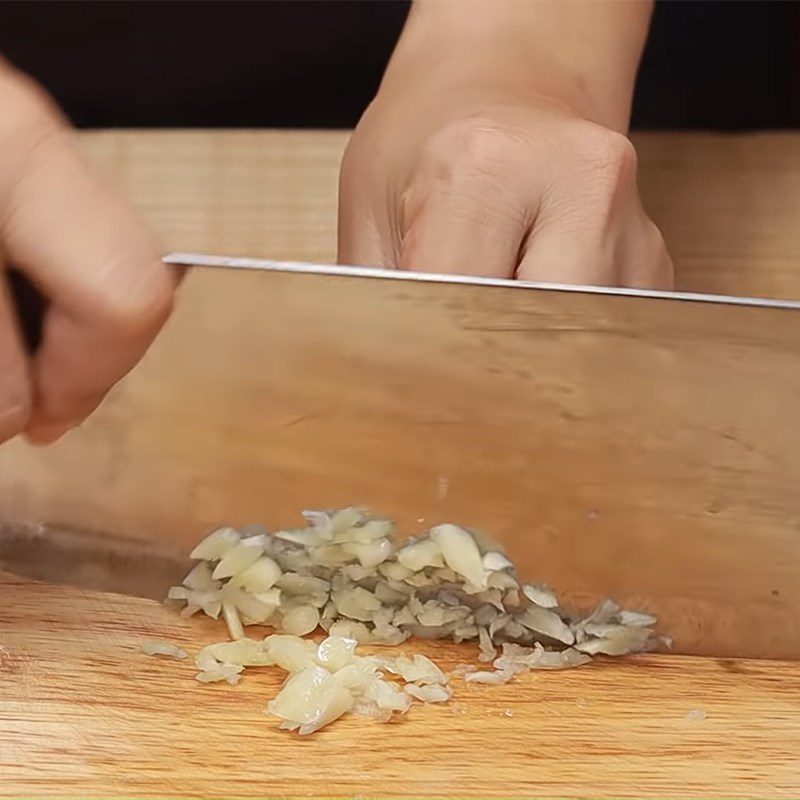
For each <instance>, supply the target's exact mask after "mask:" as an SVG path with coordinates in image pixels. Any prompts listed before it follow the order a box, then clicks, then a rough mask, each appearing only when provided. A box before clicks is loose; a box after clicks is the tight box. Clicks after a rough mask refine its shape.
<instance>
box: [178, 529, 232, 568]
mask: <svg viewBox="0 0 800 800" xmlns="http://www.w3.org/2000/svg"><path fill="white" fill-rule="evenodd" d="M241 538H242V537H241V535H240V534H239V532H238V531H235V530H234V529H233V528H217V530H215V531H212V532H211V533H209V534H208V536H206V538H205V539H203V540H202V541H201V542H200V543H199V544H198V545H197V546H196V547H195V548H194V550H192V552H191V553H189V558H194V559H198V560H199V559H202V560H203V561H218V560H219V559H221V558H222V557H223V556H224V555H225V554H226V553H227V552H228V551H230V550H232V549H233V548H234V547H236V545H238V544H239V541H240V540H241Z"/></svg>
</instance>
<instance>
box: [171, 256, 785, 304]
mask: <svg viewBox="0 0 800 800" xmlns="http://www.w3.org/2000/svg"><path fill="white" fill-rule="evenodd" d="M163 260H164V263H165V264H172V265H174V266H179V267H208V268H212V269H233V270H237V269H238V270H260V271H264V272H289V273H300V274H306V275H322V276H326V275H327V276H334V277H341V278H373V279H383V280H394V281H411V282H414V283H443V284H457V285H461V286H494V287H502V288H508V289H515V290H517V291H520V290H524V289H537V290H540V291H554V292H574V293H580V294H591V295H598V296H603V295H611V296H614V297H641V298H649V299H655V300H679V301H683V302H695V303H714V304H716V305H734V306H759V307H763V308H784V309H795V310H800V302H798V301H792V300H772V299H769V298H761V297H733V296H731V295H721V294H701V293H699V292H664V291H656V290H653V289H624V288H619V287H615V286H575V285H572V284H564V283H545V282H541V281H518V280H509V279H504V278H485V277H482V276H479V275H448V274H444V275H443V274H441V273H436V272H417V271H415V272H410V271H408V270H389V269H381V268H378V267H355V266H348V265H344V264H315V263H311V262H305V261H275V260H272V259H267V258H250V257H240V256H218V255H207V254H205V253H170V254H169V255H167V256H165V257H164V259H163Z"/></svg>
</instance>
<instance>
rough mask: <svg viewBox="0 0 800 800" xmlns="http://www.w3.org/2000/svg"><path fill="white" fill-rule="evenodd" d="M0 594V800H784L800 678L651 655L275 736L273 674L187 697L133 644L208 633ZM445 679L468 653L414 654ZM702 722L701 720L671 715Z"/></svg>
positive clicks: (123, 613)
mask: <svg viewBox="0 0 800 800" xmlns="http://www.w3.org/2000/svg"><path fill="white" fill-rule="evenodd" d="M36 588H37V590H36V591H35V592H34V591H31V586H30V585H19V584H16V583H15V582H14V580H13V579H10V578H7V579H5V580H2V581H0V609H2V612H0V614H1V615H2V616H1V617H0V619H2V622H3V629H2V630H3V633H2V649H0V664H1V665H2V668H1V669H0V775H2V779H0V797H48V796H50V797H62V798H63V797H82V798H91V797H109V796H111V795H113V796H116V797H134V796H135V797H159V798H164V797H241V798H250V797H287V796H288V797H356V796H357V797H364V798H368V797H449V798H460V797H592V798H615V797H664V798H674V797H676V796H680V797H709V798H719V797H787V798H789V797H792V798H796V797H797V796H798V790H799V789H800V700H798V698H800V664H798V663H793V664H790V663H781V662H759V661H732V660H714V659H699V658H690V657H681V656H669V657H664V656H648V657H638V658H635V659H630V660H629V661H626V662H610V661H609V662H605V663H599V662H598V663H596V664H591V665H589V666H587V667H583V668H580V669H577V670H572V671H564V672H549V673H537V674H534V675H530V676H525V677H522V678H520V679H518V680H517V681H516V682H515V683H512V684H509V685H508V686H505V687H476V686H467V685H466V684H465V683H464V682H463V681H461V680H460V679H456V680H454V684H453V686H454V689H455V692H456V694H455V697H454V698H453V700H452V701H451V703H450V704H448V705H445V706H441V707H430V706H427V707H419V706H414V707H413V708H412V709H411V711H409V713H408V715H407V716H406V717H405V718H404V719H403V720H402V721H399V722H396V723H392V724H388V725H380V724H378V723H374V722H372V721H369V720H363V719H359V718H349V719H342V720H339V721H337V722H336V723H334V724H332V725H331V726H330V727H328V728H327V729H325V730H323V731H321V732H320V733H319V734H317V735H315V736H314V737H312V738H308V739H302V738H300V737H296V736H294V735H287V734H286V733H285V732H280V731H278V730H277V725H276V722H277V721H276V720H274V719H272V718H270V717H268V716H266V715H265V714H264V709H265V706H266V703H267V701H268V700H269V699H270V698H271V697H272V696H274V694H275V693H276V692H277V690H278V687H279V685H280V681H281V675H282V674H283V673H280V672H279V671H277V670H271V669H264V670H261V671H250V672H248V673H246V675H245V678H244V680H243V681H242V683H241V684H240V685H239V686H238V687H230V686H227V685H201V684H199V683H197V682H195V681H194V680H193V677H192V676H193V674H194V670H193V666H192V665H191V664H190V663H188V662H177V661H173V660H159V659H156V658H152V657H148V656H145V655H142V654H141V653H139V651H138V648H139V646H140V644H141V643H142V642H143V641H144V640H145V639H147V638H151V637H158V638H166V639H167V640H170V641H173V642H176V643H179V644H182V645H185V646H186V647H187V649H189V650H190V651H191V652H192V653H194V652H196V650H197V648H198V647H199V646H200V645H201V644H205V643H208V642H211V641H216V640H220V639H221V638H223V636H222V628H223V627H224V626H222V625H221V624H220V623H213V622H212V621H210V620H206V621H203V622H201V621H199V620H198V621H194V620H188V621H187V620H182V619H181V618H180V617H178V615H177V614H174V613H172V612H170V611H168V610H166V609H164V608H162V607H159V606H158V605H157V604H155V603H153V602H150V601H145V600H141V601H129V600H127V599H125V600H123V599H121V598H119V597H117V596H115V595H102V594H95V595H87V594H85V593H81V592H74V591H70V590H63V589H62V590H57V589H53V588H52V587H36ZM406 649H408V650H411V651H415V652H425V653H427V654H428V655H430V656H432V657H433V658H435V659H436V660H437V661H438V662H439V663H440V664H441V665H442V666H443V667H444V668H447V669H450V668H452V667H454V666H455V665H456V664H458V663H461V662H464V661H465V660H467V659H469V654H472V655H474V649H473V648H472V647H468V646H461V647H455V646H452V645H449V646H448V645H439V646H436V645H435V644H426V645H423V644H421V643H414V644H413V645H410V646H407V647H406ZM692 711H704V712H705V713H706V718H705V719H691V718H687V715H689V714H690V713H691V712H692Z"/></svg>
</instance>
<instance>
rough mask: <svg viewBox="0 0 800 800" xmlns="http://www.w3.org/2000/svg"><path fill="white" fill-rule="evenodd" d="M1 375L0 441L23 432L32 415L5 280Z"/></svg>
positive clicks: (1, 287) (0, 292) (0, 307)
mask: <svg viewBox="0 0 800 800" xmlns="http://www.w3.org/2000/svg"><path fill="white" fill-rule="evenodd" d="M1 277H2V276H1V275H0V278H1ZM0 376H2V380H0V443H2V442H5V441H7V440H8V439H11V438H13V437H14V436H16V435H17V434H18V433H19V432H20V431H22V430H23V429H24V428H25V426H26V425H27V423H28V420H29V418H30V414H31V383H30V375H29V370H28V361H27V358H26V356H25V351H24V348H23V343H22V338H21V336H20V333H19V328H18V325H17V318H16V311H15V309H14V308H13V306H12V303H11V296H10V293H9V291H8V286H7V284H6V283H5V281H0Z"/></svg>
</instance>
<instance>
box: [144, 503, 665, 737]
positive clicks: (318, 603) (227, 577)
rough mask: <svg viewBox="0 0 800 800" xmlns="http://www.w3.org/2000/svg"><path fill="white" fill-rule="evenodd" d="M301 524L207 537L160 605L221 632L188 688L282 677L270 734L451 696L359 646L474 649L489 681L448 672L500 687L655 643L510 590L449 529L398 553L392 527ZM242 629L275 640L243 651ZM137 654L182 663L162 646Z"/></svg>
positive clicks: (468, 541) (512, 582) (645, 632)
mask: <svg viewBox="0 0 800 800" xmlns="http://www.w3.org/2000/svg"><path fill="white" fill-rule="evenodd" d="M304 517H305V518H306V521H307V523H308V525H307V526H306V527H304V528H301V529H297V530H284V531H278V532H276V533H274V534H269V533H267V531H266V530H264V529H262V528H258V529H253V528H249V529H245V530H242V531H237V530H234V529H233V528H219V529H218V530H215V531H214V532H212V533H211V534H209V535H208V536H207V537H206V538H205V539H203V541H201V542H200V544H198V545H197V547H195V549H194V550H193V551H192V553H191V557H192V558H193V559H195V560H197V562H198V563H197V564H196V565H195V566H194V568H193V569H192V570H191V571H190V572H189V574H188V575H187V576H186V577H185V578H184V580H183V583H182V585H181V586H173V587H172V588H171V589H170V591H169V594H168V600H170V601H178V602H181V603H183V604H184V606H183V610H182V612H181V613H182V614H183V615H185V616H191V615H193V614H195V613H196V612H198V611H203V612H204V613H205V614H207V615H208V616H210V617H213V618H214V619H217V618H219V617H220V616H222V617H223V619H224V620H225V623H226V625H227V627H228V632H229V634H230V638H231V641H230V642H220V643H217V644H211V645H208V646H207V647H204V648H203V649H202V650H201V651H200V652H199V653H198V654H197V656H196V659H195V662H196V664H197V668H198V669H199V670H200V671H199V673H198V674H197V676H196V677H197V680H199V681H203V682H210V681H228V682H229V683H232V684H233V683H237V682H238V681H239V680H240V677H241V673H242V672H243V670H244V669H245V668H246V667H254V666H273V665H274V666H278V667H280V668H282V669H283V670H285V671H286V672H287V673H288V677H287V679H286V682H285V683H284V685H283V688H282V689H281V691H280V693H279V694H278V696H277V697H275V699H274V700H272V701H271V702H270V703H269V705H268V711H269V713H270V714H272V715H274V716H276V717H279V718H280V719H282V722H281V727H282V728H286V729H289V730H298V731H299V733H301V734H307V733H312V732H313V731H316V730H318V729H319V728H321V727H322V726H323V725H327V724H328V723H329V722H332V721H333V720H334V719H336V718H337V717H340V716H341V715H342V714H344V713H346V712H348V711H349V712H352V713H356V714H362V715H365V716H371V717H375V718H377V719H381V720H384V721H385V720H388V719H389V718H391V716H392V715H393V714H394V713H405V712H406V711H407V710H408V708H409V707H410V705H411V702H412V699H416V700H419V701H421V702H445V701H447V700H449V698H450V697H451V695H452V689H451V688H450V686H449V684H448V679H447V676H446V675H445V674H444V673H443V672H442V670H441V669H439V667H437V666H436V664H434V663H433V662H432V661H431V660H430V659H428V658H426V657H425V656H422V655H414V656H413V657H411V658H409V657H407V656H404V655H401V656H397V657H388V656H386V657H384V656H374V655H370V656H360V655H357V654H356V647H357V645H358V644H384V645H394V644H399V643H400V642H403V641H404V640H405V639H407V638H408V637H409V636H417V637H422V638H425V639H452V640H453V641H455V642H463V641H472V640H477V642H478V644H479V648H480V654H479V660H480V661H483V662H487V664H488V662H491V663H492V667H493V669H491V670H489V669H487V670H485V671H478V670H477V669H475V668H473V667H464V668H457V672H459V673H461V674H463V675H464V678H465V680H467V681H470V682H475V683H505V682H507V681H509V680H511V679H512V678H513V677H514V675H517V674H519V673H521V672H527V671H529V670H531V669H560V668H565V667H574V666H580V665H581V664H585V663H587V662H588V661H590V660H591V656H592V655H594V654H597V653H602V654H605V655H613V656H616V655H623V654H626V653H632V652H638V651H642V650H648V649H652V648H653V647H654V646H655V644H656V642H657V639H656V637H655V635H654V633H653V630H652V626H653V625H654V624H655V622H656V619H655V617H653V616H652V615H650V614H646V613H642V612H638V611H625V610H622V609H620V608H619V606H617V605H616V604H615V603H613V602H611V601H610V600H606V601H604V602H602V603H601V604H600V605H599V606H598V607H597V608H596V609H595V610H594V611H593V612H592V613H591V614H589V616H587V617H584V618H580V617H577V616H575V615H572V614H570V613H569V612H567V611H566V610H564V609H562V608H561V607H560V606H559V604H558V599H557V597H556V595H555V594H554V593H553V592H552V590H550V589H549V588H547V587H546V586H543V585H536V584H526V583H520V582H519V581H518V580H517V577H516V575H515V570H514V565H513V564H512V563H511V561H509V559H508V558H507V557H506V556H505V554H504V553H503V552H502V550H501V549H500V548H499V547H498V546H497V545H496V544H494V543H493V542H491V541H489V540H488V539H486V538H485V537H483V536H481V535H479V534H477V533H474V532H472V531H469V530H467V529H465V528H462V527H460V526H458V525H451V524H445V525H437V526H435V527H433V528H431V529H430V530H429V531H428V532H427V533H426V534H425V535H424V536H422V537H419V538H410V539H407V540H405V541H404V542H402V544H400V545H398V544H397V543H396V541H395V525H394V523H393V522H392V521H391V520H387V519H380V518H375V517H370V516H368V515H367V514H365V512H363V511H362V510H360V509H358V508H345V509H342V510H340V511H333V512H326V511H306V512H304ZM250 625H267V626H270V627H273V628H275V629H277V630H278V631H281V633H280V634H274V635H272V636H267V637H266V639H263V640H256V639H251V638H248V637H246V635H245V628H246V627H247V626H250ZM318 627H321V628H322V629H323V630H325V631H326V632H327V633H328V637H327V638H326V639H325V640H324V641H322V642H321V643H320V644H317V643H316V642H314V641H312V640H310V639H303V638H302V637H303V636H306V635H307V634H310V633H312V632H313V631H315V630H316V629H317V628H318ZM498 646H500V647H501V648H502V654H501V655H498V653H497V649H496V648H497V647H498ZM142 649H143V650H144V651H145V652H148V653H150V654H159V655H172V656H175V657H177V658H185V657H186V653H185V651H183V650H180V648H176V647H174V646H173V645H169V644H168V643H163V642H148V643H146V644H145V645H143V648H142ZM390 676H392V677H390ZM393 678H396V679H398V680H394V679H393Z"/></svg>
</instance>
